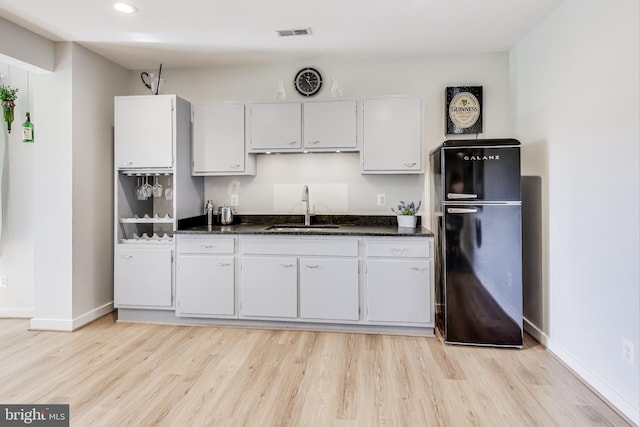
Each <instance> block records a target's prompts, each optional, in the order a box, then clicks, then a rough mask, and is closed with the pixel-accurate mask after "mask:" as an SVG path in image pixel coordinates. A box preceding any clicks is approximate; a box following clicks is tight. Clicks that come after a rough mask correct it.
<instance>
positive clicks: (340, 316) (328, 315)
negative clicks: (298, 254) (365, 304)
mask: <svg viewBox="0 0 640 427" xmlns="http://www.w3.org/2000/svg"><path fill="white" fill-rule="evenodd" d="M300 317H302V318H308V319H335V320H358V318H359V304H358V260H357V259H351V258H343V259H341V258H333V259H327V258H301V259H300Z"/></svg>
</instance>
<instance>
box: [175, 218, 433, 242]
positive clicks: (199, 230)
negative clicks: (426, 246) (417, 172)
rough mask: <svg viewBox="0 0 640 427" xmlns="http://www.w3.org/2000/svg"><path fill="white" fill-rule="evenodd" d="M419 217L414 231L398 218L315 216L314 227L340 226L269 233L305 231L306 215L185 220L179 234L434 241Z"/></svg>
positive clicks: (179, 222) (180, 223) (179, 227)
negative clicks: (222, 221)
mask: <svg viewBox="0 0 640 427" xmlns="http://www.w3.org/2000/svg"><path fill="white" fill-rule="evenodd" d="M420 219H421V218H420V217H418V225H417V227H416V228H415V229H413V228H400V227H398V226H397V223H396V217H395V216H391V215H389V216H373V215H315V216H313V217H312V219H311V224H312V226H323V225H324V226H326V225H329V226H336V225H337V226H338V227H337V228H309V229H305V230H300V229H298V228H289V229H285V230H267V228H269V227H271V226H274V225H286V226H289V227H292V226H296V225H299V226H300V227H304V225H303V224H304V216H303V215H235V217H234V222H233V224H230V225H221V224H216V223H214V224H213V225H211V226H208V225H207V218H206V216H205V215H200V216H196V217H192V218H186V219H183V220H179V221H178V230H177V231H176V232H175V233H176V234H256V235H266V236H268V235H289V236H307V235H314V236H317V235H322V236H401V237H432V236H433V233H432V232H431V231H430V230H428V229H426V228H423V227H422V225H421V224H420Z"/></svg>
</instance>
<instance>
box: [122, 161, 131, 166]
mask: <svg viewBox="0 0 640 427" xmlns="http://www.w3.org/2000/svg"><path fill="white" fill-rule="evenodd" d="M132 164H133V162H122V163H121V165H122V166H131V165H132Z"/></svg>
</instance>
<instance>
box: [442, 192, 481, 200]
mask: <svg viewBox="0 0 640 427" xmlns="http://www.w3.org/2000/svg"><path fill="white" fill-rule="evenodd" d="M477 198H478V195H477V194H470V193H468V194H465V193H447V199H477Z"/></svg>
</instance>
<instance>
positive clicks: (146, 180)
mask: <svg viewBox="0 0 640 427" xmlns="http://www.w3.org/2000/svg"><path fill="white" fill-rule="evenodd" d="M142 188H144V195H145V197H146V198H149V197H151V196H152V195H153V187H151V184H149V175H145V176H144V185H143V186H142Z"/></svg>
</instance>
